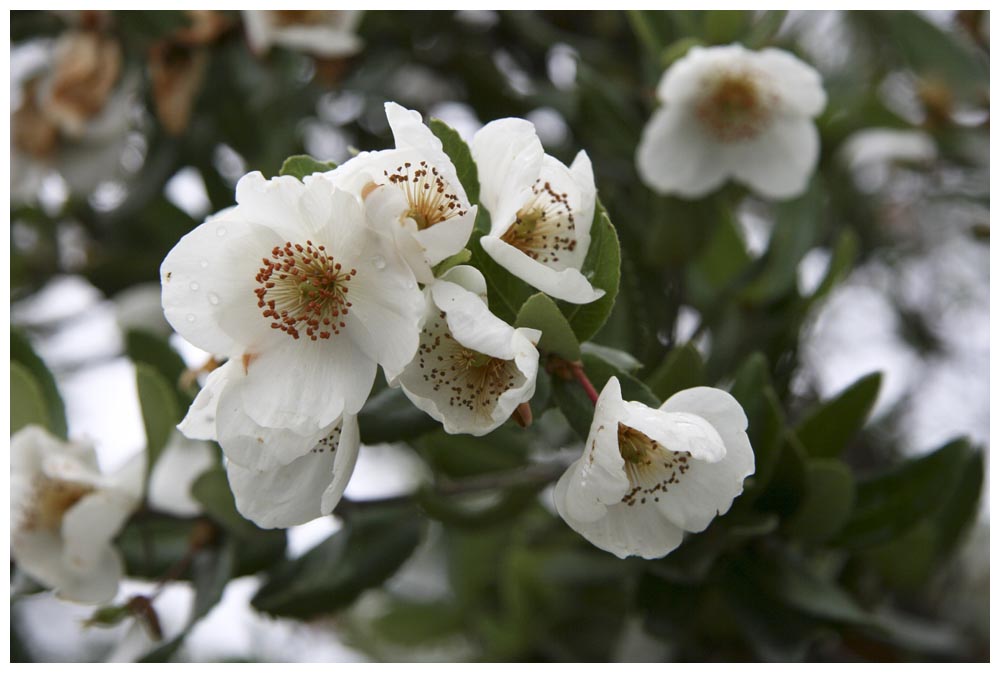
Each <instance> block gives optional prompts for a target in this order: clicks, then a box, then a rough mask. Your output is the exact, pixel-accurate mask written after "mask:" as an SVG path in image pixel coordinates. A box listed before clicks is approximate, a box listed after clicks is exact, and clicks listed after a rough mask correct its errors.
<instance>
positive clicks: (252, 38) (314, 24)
mask: <svg viewBox="0 0 1000 673" xmlns="http://www.w3.org/2000/svg"><path fill="white" fill-rule="evenodd" d="M360 21H361V12H360V11H357V10H341V11H334V10H244V12H243V26H244V27H245V28H246V35H247V41H248V42H249V43H250V48H251V49H252V50H253V51H255V52H257V53H260V54H263V53H267V52H268V51H269V50H270V49H271V47H272V46H273V45H280V46H282V47H286V48H288V49H292V50H295V51H304V52H307V53H310V54H314V55H315V56H322V57H327V58H332V57H341V56H350V55H351V54H355V53H357V52H358V51H360V50H361V47H362V46H363V44H364V43H363V42H362V40H361V38H360V37H358V36H357V34H356V33H355V31H356V30H357V28H358V23H359V22H360Z"/></svg>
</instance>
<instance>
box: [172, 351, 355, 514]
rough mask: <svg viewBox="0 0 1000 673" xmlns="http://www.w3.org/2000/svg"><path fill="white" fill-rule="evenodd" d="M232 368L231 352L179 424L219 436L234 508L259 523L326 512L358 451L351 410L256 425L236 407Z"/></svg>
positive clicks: (192, 432)
mask: <svg viewBox="0 0 1000 673" xmlns="http://www.w3.org/2000/svg"><path fill="white" fill-rule="evenodd" d="M239 368H240V364H239V363H238V362H235V361H232V360H230V361H229V362H227V363H226V364H224V365H223V366H222V367H219V368H218V369H216V370H214V371H213V372H212V373H211V374H209V376H208V378H207V379H206V381H205V387H204V388H202V390H201V392H200V393H199V394H198V397H197V398H195V401H194V403H193V404H192V405H191V408H190V409H189V410H188V413H187V416H185V418H184V420H183V421H182V422H181V424H180V425H179V426H178V427H179V428H180V429H181V431H182V432H184V433H185V434H186V435H187V436H189V437H194V438H197V439H205V440H215V441H218V442H219V444H220V445H221V446H222V449H223V451H224V452H225V454H226V459H227V462H226V473H227V474H228V476H229V486H230V488H231V489H232V491H233V495H234V496H235V499H236V508H237V509H238V510H239V511H240V513H241V514H242V515H243V516H245V517H246V518H248V519H250V520H251V521H253V522H254V523H256V524H257V525H258V526H261V527H263V528H286V527H288V526H294V525H298V524H302V523H306V522H308V521H312V520H313V519H315V518H317V517H320V516H324V515H326V514H329V513H330V512H331V511H333V508H334V507H335V506H336V505H337V502H339V501H340V498H341V496H342V495H343V494H344V488H345V487H346V486H347V482H348V481H349V480H350V478H351V473H352V472H353V471H354V464H355V462H356V461H357V458H358V450H359V448H360V446H361V440H360V435H359V433H358V422H357V418H356V417H355V416H354V415H353V414H344V415H343V416H342V417H341V418H338V419H336V420H334V421H333V422H332V423H330V424H329V425H327V426H325V427H323V428H321V429H319V430H317V431H315V432H313V433H311V434H307V435H301V434H297V433H295V432H293V431H291V430H287V429H274V428H268V427H265V426H262V425H260V424H258V423H256V422H254V421H253V419H251V418H250V417H249V416H248V415H247V414H246V413H245V412H244V411H243V401H242V399H241V398H240V396H239V394H238V392H239V388H238V385H239V383H238V379H239V378H240V376H241V373H240V371H239ZM234 379H235V380H236V384H235V385H233V383H234ZM161 460H162V459H161Z"/></svg>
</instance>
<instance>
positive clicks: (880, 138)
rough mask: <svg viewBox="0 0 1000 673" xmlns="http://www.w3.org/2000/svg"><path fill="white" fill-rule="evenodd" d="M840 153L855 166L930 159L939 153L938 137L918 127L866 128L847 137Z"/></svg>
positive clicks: (850, 164) (847, 161) (848, 162)
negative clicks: (935, 139) (916, 128)
mask: <svg viewBox="0 0 1000 673" xmlns="http://www.w3.org/2000/svg"><path fill="white" fill-rule="evenodd" d="M840 152H841V154H840V157H841V159H842V160H843V161H845V162H846V163H847V165H848V166H850V167H851V168H858V167H861V166H866V165H870V164H878V163H889V162H893V161H912V162H916V163H926V162H929V161H933V160H934V158H935V157H937V145H935V143H934V138H932V137H931V136H930V135H929V134H927V133H926V132H924V131H917V130H914V129H905V130H904V129H881V128H876V129H863V130H861V131H858V132H856V133H853V134H851V137H850V138H848V139H847V140H845V141H844V145H843V147H842V149H841V151H840Z"/></svg>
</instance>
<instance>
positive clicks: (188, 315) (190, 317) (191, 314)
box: [187, 313, 194, 322]
mask: <svg viewBox="0 0 1000 673" xmlns="http://www.w3.org/2000/svg"><path fill="white" fill-rule="evenodd" d="M187 321H188V322H194V313H188V314H187Z"/></svg>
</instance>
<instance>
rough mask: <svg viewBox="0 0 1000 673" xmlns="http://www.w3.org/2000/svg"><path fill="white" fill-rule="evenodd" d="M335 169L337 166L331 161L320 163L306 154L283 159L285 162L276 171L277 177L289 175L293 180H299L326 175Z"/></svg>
mask: <svg viewBox="0 0 1000 673" xmlns="http://www.w3.org/2000/svg"><path fill="white" fill-rule="evenodd" d="M336 167H337V164H335V163H334V162H332V161H320V160H319V159H314V158H313V157H311V156H309V155H308V154H297V155H295V156H293V157H288V158H287V159H285V162H284V163H283V164H281V170H280V171H278V175H291V176H292V177H293V178H298V179H299V180H301V179H302V178H304V177H306V176H307V175H312V174H313V173H326V172H327V171H332V170H333V169H334V168H336Z"/></svg>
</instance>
